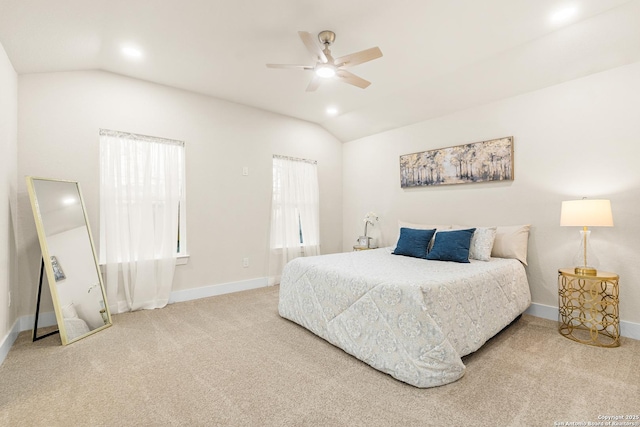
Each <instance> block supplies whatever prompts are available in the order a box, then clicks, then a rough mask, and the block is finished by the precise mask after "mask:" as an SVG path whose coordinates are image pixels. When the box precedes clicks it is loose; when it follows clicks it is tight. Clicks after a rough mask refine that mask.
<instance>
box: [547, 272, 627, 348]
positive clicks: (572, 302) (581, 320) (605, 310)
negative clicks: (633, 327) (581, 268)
mask: <svg viewBox="0 0 640 427" xmlns="http://www.w3.org/2000/svg"><path fill="white" fill-rule="evenodd" d="M558 310H559V313H558V319H559V321H560V327H559V331H560V333H561V334H562V335H563V336H565V337H567V338H569V339H571V340H574V341H577V342H579V343H583V344H589V345H594V346H598V347H618V346H619V345H620V317H619V315H618V275H617V274H615V273H609V272H606V271H600V270H598V272H597V273H596V275H595V276H589V275H583V274H576V273H575V270H574V269H573V268H562V269H560V270H558Z"/></svg>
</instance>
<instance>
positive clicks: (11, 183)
mask: <svg viewBox="0 0 640 427" xmlns="http://www.w3.org/2000/svg"><path fill="white" fill-rule="evenodd" d="M17 124H18V77H17V75H16V72H15V71H14V69H13V66H12V65H11V62H10V61H9V58H7V54H6V53H5V51H4V48H3V47H2V45H0V361H1V360H2V359H3V358H4V355H3V354H2V353H3V346H2V344H3V343H4V342H5V340H6V339H9V340H11V342H13V339H15V337H8V335H9V334H10V332H11V328H12V327H13V324H14V322H15V320H16V318H17V309H16V307H17V304H16V302H15V298H16V296H17V293H16V290H17V287H18V283H17V271H18V270H17V252H16V251H17V249H16V241H15V240H16V238H15V235H16V228H15V224H16V205H17V200H16V192H17V188H16V186H17V174H16V168H17ZM10 298H13V299H14V301H10ZM9 345H10V344H9Z"/></svg>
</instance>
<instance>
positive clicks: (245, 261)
mask: <svg viewBox="0 0 640 427" xmlns="http://www.w3.org/2000/svg"><path fill="white" fill-rule="evenodd" d="M242 266H243V267H244V268H247V267H249V258H242Z"/></svg>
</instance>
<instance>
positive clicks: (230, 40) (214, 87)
mask: <svg viewBox="0 0 640 427" xmlns="http://www.w3.org/2000/svg"><path fill="white" fill-rule="evenodd" d="M563 11H564V12H566V13H565V15H566V16H565V19H564V20H561V19H558V17H557V16H555V15H554V14H557V13H558V12H560V13H562V12H563ZM639 24H640V0H580V1H578V0H573V1H571V0H569V1H566V0H484V1H478V0H395V1H388V0H323V1H317V0H313V1H312V0H263V1H259V0H227V1H222V0H184V1H182V2H178V1H172V0H165V1H158V0H126V1H125V0H56V1H51V0H0V43H2V45H3V46H4V48H5V50H6V52H7V54H8V56H9V59H10V60H11V62H12V64H13V66H14V68H15V69H16V71H17V72H18V73H20V74H23V73H40V72H56V71H73V70H94V69H99V70H105V71H110V72H113V73H118V74H122V75H125V76H131V77H134V78H139V79H143V80H147V81H151V82H155V83H160V84H164V85H168V86H173V87H177V88H181V89H186V90H190V91H194V92H198V93H202V94H206V95H211V96H214V97H217V98H221V99H225V100H229V101H233V102H237V103H241V104H246V105H249V106H253V107H257V108H261V109H264V110H268V111H272V112H275V113H279V114H284V115H287V116H291V117H296V118H300V119H303V120H308V121H311V122H315V123H318V124H320V125H321V126H323V127H324V128H326V129H327V130H328V131H329V132H331V133H333V134H334V135H335V136H336V137H338V138H339V139H340V140H342V141H350V140H353V139H357V138H360V137H363V136H367V135H371V134H374V133H378V132H382V131H385V130H388V129H393V128H396V127H400V126H404V125H407V124H411V123H415V122H418V121H422V120H426V119H430V118H433V117H438V116H441V115H444V114H447V113H451V112H453V111H456V110H461V109H465V108H470V107H473V106H476V105H480V104H484V103H488V102H492V101H495V100H499V99H502V98H506V97H510V96H514V95H518V94H520V93H524V92H528V91H532V90H536V89H541V88H544V87H547V86H550V85H554V84H558V83H562V82H564V81H568V80H572V79H575V78H579V77H582V76H586V75H589V74H592V73H595V72H599V71H603V70H606V69H609V68H613V67H617V66H621V65H624V64H628V63H632V62H636V61H638V60H640V25H639ZM300 30H303V31H308V32H310V33H312V34H317V33H318V32H320V31H322V30H332V31H334V32H335V33H336V41H335V43H334V44H333V46H332V47H331V50H332V53H333V54H334V56H342V55H346V54H349V53H352V52H356V51H360V50H363V49H367V48H370V47H373V46H379V47H380V49H381V50H382V52H383V55H384V56H383V57H382V58H380V59H376V60H374V61H371V62H368V63H365V64H361V65H358V66H356V67H353V68H351V69H350V70H351V71H352V72H354V73H355V74H357V75H359V76H361V77H363V78H365V79H367V80H369V81H371V82H372V84H371V86H369V87H368V88H367V89H360V88H357V87H354V86H350V85H347V84H344V83H342V82H338V81H327V82H325V83H324V84H322V85H321V86H320V88H319V89H318V90H317V91H315V92H306V91H305V88H306V87H307V84H308V83H309V80H310V79H311V73H312V72H311V71H297V70H278V69H269V68H267V67H266V66H265V64H267V63H283V64H312V63H313V60H312V58H311V56H310V54H309V52H308V51H307V50H306V49H305V47H304V45H303V44H302V42H301V41H300V39H299V37H298V35H297V32H298V31H300ZM125 46H133V47H136V48H138V49H140V51H141V52H142V55H141V56H140V57H139V58H130V57H126V56H124V55H123V54H122V48H123V47H125ZM329 106H334V107H335V108H336V109H337V110H338V114H337V115H335V116H329V115H327V113H326V109H327V107H329Z"/></svg>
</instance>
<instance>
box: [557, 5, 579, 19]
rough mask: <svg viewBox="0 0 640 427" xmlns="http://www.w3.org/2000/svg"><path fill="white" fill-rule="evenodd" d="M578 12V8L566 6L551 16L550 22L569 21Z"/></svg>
mask: <svg viewBox="0 0 640 427" xmlns="http://www.w3.org/2000/svg"><path fill="white" fill-rule="evenodd" d="M576 12H578V8H576V7H575V6H568V7H565V8H562V9H559V10H557V11H555V12H554V13H552V14H551V21H552V22H566V21H568V20H569V19H571V18H573V17H574V16H575V15H576Z"/></svg>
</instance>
